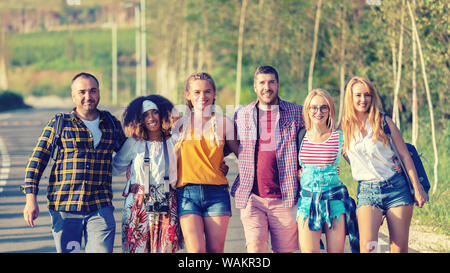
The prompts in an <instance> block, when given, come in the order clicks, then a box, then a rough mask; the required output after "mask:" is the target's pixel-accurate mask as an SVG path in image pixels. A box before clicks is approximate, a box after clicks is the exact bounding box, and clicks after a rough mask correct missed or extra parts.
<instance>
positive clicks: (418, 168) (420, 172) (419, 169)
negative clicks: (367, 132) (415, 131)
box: [383, 114, 430, 196]
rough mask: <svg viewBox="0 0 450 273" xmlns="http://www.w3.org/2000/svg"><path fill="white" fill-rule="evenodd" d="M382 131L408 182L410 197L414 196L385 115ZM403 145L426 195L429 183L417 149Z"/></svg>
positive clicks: (408, 144)
mask: <svg viewBox="0 0 450 273" xmlns="http://www.w3.org/2000/svg"><path fill="white" fill-rule="evenodd" d="M383 130H384V133H385V134H386V135H387V137H388V139H389V145H390V146H391V149H392V151H393V152H394V154H395V156H396V157H397V160H398V162H400V166H401V168H402V171H403V174H404V176H405V178H406V180H407V181H408V185H409V189H410V191H411V194H412V196H414V188H413V186H412V183H411V180H410V178H409V175H408V173H407V172H406V168H405V165H404V164H403V162H402V161H401V160H400V156H399V154H398V151H397V149H396V148H395V145H394V143H393V142H392V137H391V129H390V128H389V125H388V124H387V121H386V114H383ZM405 144H406V148H407V149H408V151H409V154H410V155H411V159H412V161H413V162H414V166H415V167H416V171H417V176H418V177H419V182H420V184H421V185H422V187H423V189H424V190H425V192H426V193H427V195H428V191H429V190H430V181H429V180H428V177H427V173H426V172H425V168H424V167H423V164H422V160H421V159H420V156H421V155H419V153H418V152H417V149H416V147H414V145H412V144H410V143H405Z"/></svg>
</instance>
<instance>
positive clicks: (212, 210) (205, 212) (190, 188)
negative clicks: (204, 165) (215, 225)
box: [176, 184, 231, 217]
mask: <svg viewBox="0 0 450 273" xmlns="http://www.w3.org/2000/svg"><path fill="white" fill-rule="evenodd" d="M176 192H177V204H178V216H179V217H181V216H183V215H186V214H196V215H200V216H202V217H205V216H231V202H230V193H229V192H228V185H199V184H188V185H186V186H184V187H180V188H177V191H176Z"/></svg>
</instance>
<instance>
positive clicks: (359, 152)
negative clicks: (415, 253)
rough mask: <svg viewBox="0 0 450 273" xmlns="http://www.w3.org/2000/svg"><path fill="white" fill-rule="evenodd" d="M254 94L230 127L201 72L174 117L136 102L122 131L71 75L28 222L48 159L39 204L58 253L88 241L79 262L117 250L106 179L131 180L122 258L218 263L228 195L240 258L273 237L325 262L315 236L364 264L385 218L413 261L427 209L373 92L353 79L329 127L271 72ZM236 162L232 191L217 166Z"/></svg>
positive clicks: (35, 164)
mask: <svg viewBox="0 0 450 273" xmlns="http://www.w3.org/2000/svg"><path fill="white" fill-rule="evenodd" d="M253 82H254V91H255V94H256V97H257V98H256V100H255V101H253V102H252V103H250V104H248V105H246V106H243V107H240V108H239V109H238V110H237V111H236V112H235V114H234V117H233V119H231V118H229V117H227V116H226V115H223V114H222V113H221V111H220V109H218V107H216V106H215V99H216V95H217V92H216V85H215V82H214V80H213V78H212V77H211V76H210V75H209V74H208V73H204V72H202V73H194V74H192V75H190V76H189V78H188V79H187V80H186V86H185V90H184V95H185V99H186V104H185V107H183V108H184V109H183V110H182V111H180V109H177V108H178V107H175V106H174V105H173V103H172V102H170V101H169V100H168V99H167V98H165V97H163V96H160V95H149V96H143V97H138V98H136V99H134V100H133V101H132V102H131V103H130V104H129V105H128V106H127V108H126V109H125V111H124V113H123V120H122V124H123V127H122V124H121V122H120V121H119V120H117V119H116V118H115V117H114V116H112V115H111V114H110V113H109V112H107V111H101V110H99V109H98V108H97V106H98V104H99V100H100V89H99V83H98V80H97V79H96V78H95V76H93V75H92V74H88V73H80V74H78V75H76V76H75V77H74V78H73V80H72V84H71V89H72V98H73V102H74V104H75V108H74V109H73V111H72V112H70V113H65V114H64V115H63V123H62V130H61V132H59V129H57V127H58V126H57V125H56V124H57V120H58V119H57V118H56V117H55V118H53V119H51V120H50V121H49V123H48V124H47V126H46V127H45V128H44V130H43V132H42V135H41V136H40V138H39V140H38V143H37V145H36V147H35V149H34V151H33V154H32V156H31V157H30V159H29V162H28V165H27V168H26V175H25V184H24V185H23V186H22V187H23V191H24V193H25V194H26V205H25V208H24V218H25V221H26V222H27V224H28V225H30V226H33V225H34V221H35V219H36V218H37V217H38V214H39V207H38V205H37V201H36V195H37V193H38V190H39V187H38V185H39V181H40V178H41V176H42V173H43V171H44V169H45V168H46V166H47V165H48V163H49V162H50V161H51V159H52V155H55V154H56V156H54V160H55V163H54V165H53V167H52V170H51V175H50V178H49V186H48V192H47V197H48V206H49V211H50V215H51V219H52V233H53V237H54V240H55V244H56V249H57V251H58V252H68V251H70V250H71V249H72V248H71V247H68V245H71V244H73V242H76V243H77V244H80V245H81V241H82V238H83V237H84V240H85V245H86V246H85V249H86V252H112V251H113V246H114V237H115V229H116V226H115V220H114V216H113V212H114V207H113V205H112V176H113V175H123V177H126V179H125V181H126V182H125V183H124V191H123V196H124V197H125V200H124V207H123V214H122V250H123V252H127V253H137V252H140V253H142V252H152V253H154V252H164V253H174V252H176V251H178V250H180V249H181V248H185V250H186V252H210V253H218V252H223V251H224V245H225V238H226V233H227V228H228V222H229V219H230V217H231V214H232V210H231V206H232V204H231V198H230V195H231V196H232V197H233V198H234V201H235V206H236V208H238V209H240V219H241V222H242V225H243V228H244V232H245V238H246V249H247V252H268V251H269V249H268V245H269V238H270V243H271V248H272V251H273V252H295V251H298V250H300V251H301V252H320V245H321V235H322V233H325V235H326V251H327V252H344V245H345V241H346V235H347V234H348V236H349V243H350V246H351V250H352V252H370V251H372V250H373V246H374V243H376V242H377V241H378V232H379V228H380V226H381V224H382V220H383V217H385V218H386V220H387V223H388V229H389V238H390V251H391V252H407V251H408V236H409V227H410V222H411V218H412V214H413V206H414V203H415V204H416V205H417V206H418V207H422V206H423V205H424V204H425V202H426V201H427V198H428V197H427V195H426V193H425V191H424V190H423V188H422V186H421V185H420V183H419V180H418V178H417V172H416V170H415V167H414V164H413V162H412V159H411V157H410V155H409V153H408V151H407V149H406V145H405V142H404V140H403V138H402V136H401V133H400V131H399V130H398V128H397V127H396V126H395V124H394V123H393V122H392V120H391V119H390V118H389V117H386V120H387V124H388V126H389V127H390V131H391V134H392V140H393V144H394V145H395V147H396V148H397V150H398V153H399V156H400V158H398V159H395V156H394V152H393V151H392V149H391V147H390V146H389V143H388V137H387V136H386V134H385V133H384V130H383V120H384V114H383V113H382V111H381V109H382V107H381V102H380V99H379V96H378V93H377V91H376V90H375V88H374V86H373V84H372V83H371V82H370V81H369V80H368V79H366V78H363V77H357V76H356V77H353V78H351V79H350V81H349V82H348V83H347V86H346V90H345V100H344V105H343V107H344V108H343V109H344V112H343V116H342V120H340V121H337V120H336V110H335V104H334V102H333V98H332V97H331V95H330V94H329V93H328V92H327V91H326V90H323V89H314V90H310V92H309V93H308V96H307V97H306V99H305V101H304V104H303V106H301V105H296V104H294V103H291V102H288V101H285V100H282V99H281V98H280V95H279V90H280V81H279V78H278V72H277V71H276V69H275V68H273V67H271V66H260V67H258V68H257V69H256V72H255V74H254V81H253ZM55 136H58V141H57V143H56V144H55V143H54V141H53V140H54V139H55ZM55 149H56V150H57V152H56V153H55ZM231 153H232V154H234V155H235V156H236V158H237V159H238V167H239V174H238V176H237V177H236V180H235V181H234V183H233V184H232V186H231V189H229V183H228V181H227V179H226V175H227V172H228V166H227V165H226V164H225V161H224V157H225V156H227V155H228V154H231ZM341 158H344V159H345V160H346V161H347V162H348V163H349V164H350V166H351V171H352V177H353V179H354V180H356V181H358V191H357V202H355V201H354V200H353V199H352V198H351V197H350V196H349V194H348V191H347V188H346V186H345V185H344V183H342V181H341V180H340V178H339V163H340V160H341ZM397 160H401V161H402V162H403V163H404V165H405V166H406V170H407V173H402V170H401V168H399V167H397ZM405 175H408V176H409V178H410V180H411V182H412V185H413V188H414V195H412V194H411V193H410V190H409V186H408V184H407V181H406V179H405Z"/></svg>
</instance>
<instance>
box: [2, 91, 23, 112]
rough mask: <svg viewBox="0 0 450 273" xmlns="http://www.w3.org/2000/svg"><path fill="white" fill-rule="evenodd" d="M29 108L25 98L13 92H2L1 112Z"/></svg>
mask: <svg viewBox="0 0 450 273" xmlns="http://www.w3.org/2000/svg"><path fill="white" fill-rule="evenodd" d="M27 107H29V106H28V105H26V104H25V103H24V102H23V97H22V95H20V94H17V93H15V92H12V91H8V90H6V91H2V92H0V112H1V111H7V110H12V109H18V108H27Z"/></svg>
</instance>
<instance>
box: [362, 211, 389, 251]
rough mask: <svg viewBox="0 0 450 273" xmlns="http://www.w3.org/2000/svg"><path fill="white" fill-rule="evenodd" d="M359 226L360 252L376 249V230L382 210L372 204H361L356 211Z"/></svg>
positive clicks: (378, 227) (379, 223) (377, 229)
mask: <svg viewBox="0 0 450 273" xmlns="http://www.w3.org/2000/svg"><path fill="white" fill-rule="evenodd" d="M356 217H357V218H358V226H359V244H360V249H361V252H362V253H364V252H365V253H367V252H374V251H377V249H378V231H379V230H380V226H381V218H382V217H383V212H382V211H381V210H379V209H378V208H376V207H373V206H369V205H367V206H362V207H360V208H359V209H358V210H357V211H356Z"/></svg>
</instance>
